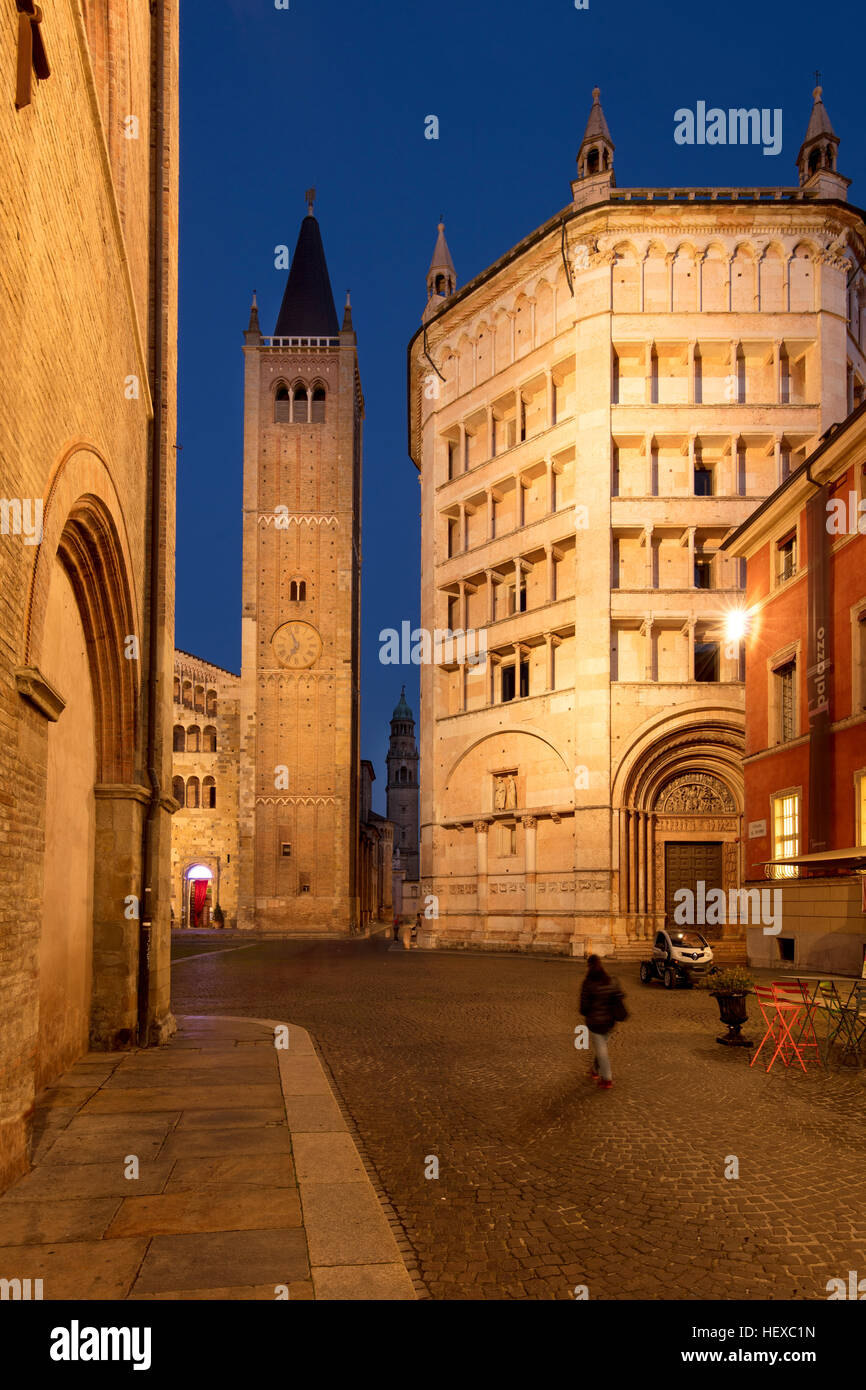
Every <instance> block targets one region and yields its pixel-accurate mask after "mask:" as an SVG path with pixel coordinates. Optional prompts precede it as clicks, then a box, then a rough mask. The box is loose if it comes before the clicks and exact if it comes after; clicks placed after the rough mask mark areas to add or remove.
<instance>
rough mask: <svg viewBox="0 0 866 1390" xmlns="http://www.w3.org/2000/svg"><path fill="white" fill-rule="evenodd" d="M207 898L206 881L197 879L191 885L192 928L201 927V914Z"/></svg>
mask: <svg viewBox="0 0 866 1390" xmlns="http://www.w3.org/2000/svg"><path fill="white" fill-rule="evenodd" d="M206 897H207V879H206V878H197V879H196V880H195V882H194V884H193V899H192V924H193V926H194V927H198V926H200V925H201V913H202V908H203V907H204V904H205V898H206Z"/></svg>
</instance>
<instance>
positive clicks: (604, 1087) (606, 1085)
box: [598, 1076, 613, 1091]
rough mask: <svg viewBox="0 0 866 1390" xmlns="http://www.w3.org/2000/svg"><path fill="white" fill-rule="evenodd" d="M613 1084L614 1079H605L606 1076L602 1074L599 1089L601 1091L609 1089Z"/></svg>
mask: <svg viewBox="0 0 866 1390" xmlns="http://www.w3.org/2000/svg"><path fill="white" fill-rule="evenodd" d="M612 1085H613V1082H612V1081H605V1079H604V1077H602V1076H600V1077H599V1078H598V1089H599V1090H600V1091H609V1090H610V1088H611V1086H612Z"/></svg>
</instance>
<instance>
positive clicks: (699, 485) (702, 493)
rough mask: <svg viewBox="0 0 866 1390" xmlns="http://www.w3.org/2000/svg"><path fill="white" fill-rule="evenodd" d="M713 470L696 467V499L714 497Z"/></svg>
mask: <svg viewBox="0 0 866 1390" xmlns="http://www.w3.org/2000/svg"><path fill="white" fill-rule="evenodd" d="M713 491H714V490H713V470H712V468H704V467H703V466H700V467H699V466H697V465H696V466H695V497H712V496H713Z"/></svg>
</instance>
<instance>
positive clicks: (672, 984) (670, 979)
mask: <svg viewBox="0 0 866 1390" xmlns="http://www.w3.org/2000/svg"><path fill="white" fill-rule="evenodd" d="M676 983H677V977H676V975H675V973H674V971H673V970H671V968H670V966H668V968H667V970H666V971H665V989H675V988H676Z"/></svg>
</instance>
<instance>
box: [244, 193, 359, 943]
mask: <svg viewBox="0 0 866 1390" xmlns="http://www.w3.org/2000/svg"><path fill="white" fill-rule="evenodd" d="M314 196H315V194H314V190H310V192H309V193H308V195H307V200H308V212H307V216H306V217H305V218H304V220H303V222H302V223H301V230H300V234H299V236H298V242H297V246H296V247H295V254H294V256H293V258H292V263H291V269H290V271H289V277H288V282H287V284H286V289H285V293H284V295H283V302H282V306H281V308H280V313H279V317H278V319H277V325H276V330H275V334H274V337H273V338H265V337H263V336H262V333H261V330H260V328H259V321H258V310H257V308H256V304H255V300H254V301H253V308H252V312H251V315H250V323H249V327H248V329H247V331H246V333H245V334H244V358H245V385H244V492H243V513H244V514H243V536H244V545H243V653H242V672H241V758H240V764H241V766H240V808H239V809H240V836H239V859H240V866H239V867H240V874H239V904H238V924H239V926H241V927H245V928H252V927H257V928H265V929H267V928H273V929H275V930H277V929H279V930H282V931H287V930H291V929H292V928H294V929H297V930H298V931H310V930H332V931H333V930H339V931H348V930H349V928H350V926H355V925H357V923H358V918H359V905H358V888H357V854H358V813H359V811H358V786H359V776H360V760H359V721H358V714H359V669H360V627H359V604H360V573H361V559H360V546H361V431H362V420H363V416H364V401H363V396H362V394H361V382H360V377H359V373H358V353H357V346H356V338H355V333H354V331H353V329H352V315H351V310H350V308H349V305H348V298H347V303H346V310H345V315H344V318H343V324H342V328H340V326H339V323H338V320H337V313H336V310H335V308H334V297H333V294H332V292H331V282H330V279H329V277H328V267H327V264H326V261H325V252H324V247H323V246H322V237H321V234H320V231H319V224H318V222H317V221H316V218H315V217H314V216H313V198H314Z"/></svg>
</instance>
